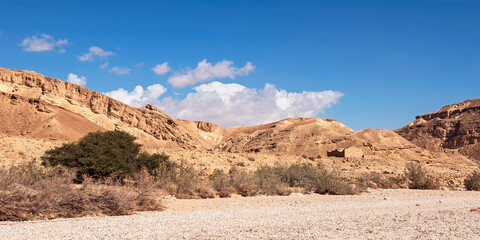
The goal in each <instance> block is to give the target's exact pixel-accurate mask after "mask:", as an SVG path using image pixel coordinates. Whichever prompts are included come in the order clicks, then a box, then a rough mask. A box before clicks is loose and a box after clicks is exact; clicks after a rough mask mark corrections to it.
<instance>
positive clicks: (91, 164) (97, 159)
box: [41, 131, 169, 177]
mask: <svg viewBox="0 0 480 240" xmlns="http://www.w3.org/2000/svg"><path fill="white" fill-rule="evenodd" d="M136 139H137V138H136V137H135V136H133V135H131V134H129V133H127V132H124V131H107V132H93V133H89V134H87V135H86V136H85V137H83V138H81V139H80V140H78V142H76V143H67V144H64V145H62V146H60V147H57V148H54V149H51V150H48V151H46V152H45V154H44V156H42V157H41V159H42V164H43V165H45V166H57V165H61V166H65V167H68V168H73V169H75V170H76V171H77V172H78V173H79V174H86V175H89V176H93V177H105V176H109V175H111V174H117V175H119V176H131V175H133V174H135V173H137V172H139V171H140V170H141V169H142V168H145V169H147V170H148V171H149V172H150V173H154V172H155V171H156V170H157V169H158V168H159V167H160V165H161V164H162V163H166V162H168V158H169V157H168V156H167V155H163V154H148V153H145V152H142V151H141V148H142V145H141V144H138V143H136V142H135V140H136Z"/></svg>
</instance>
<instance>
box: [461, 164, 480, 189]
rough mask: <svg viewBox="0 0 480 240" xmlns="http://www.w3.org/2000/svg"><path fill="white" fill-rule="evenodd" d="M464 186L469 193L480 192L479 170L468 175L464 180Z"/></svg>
mask: <svg viewBox="0 0 480 240" xmlns="http://www.w3.org/2000/svg"><path fill="white" fill-rule="evenodd" d="M464 184H465V188H466V189H467V190H469V191H480V168H479V169H477V170H475V171H474V172H473V173H471V174H470V175H468V176H467V178H465V180H464Z"/></svg>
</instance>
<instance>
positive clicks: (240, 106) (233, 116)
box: [106, 81, 343, 127]
mask: <svg viewBox="0 0 480 240" xmlns="http://www.w3.org/2000/svg"><path fill="white" fill-rule="evenodd" d="M194 90H195V92H193V93H189V94H188V95H187V96H186V97H185V98H184V99H182V100H180V101H176V100H174V99H172V98H170V97H166V98H163V99H161V100H160V99H158V98H159V97H160V96H161V95H162V94H163V93H165V92H166V89H165V88H164V87H163V86H162V85H159V84H155V85H152V86H149V87H147V91H144V90H143V88H142V87H141V86H137V87H136V88H135V89H134V90H133V91H132V92H128V91H126V90H124V89H119V90H116V91H112V92H109V93H106V94H107V95H108V96H111V97H113V98H116V99H118V100H120V101H123V102H125V103H127V104H130V105H132V106H135V107H140V106H144V105H146V104H152V105H155V106H157V107H159V108H160V109H162V110H164V111H165V112H166V113H167V114H169V115H171V116H172V117H175V118H180V119H187V120H198V121H208V122H212V123H216V124H219V125H220V126H222V127H232V126H250V125H257V124H264V123H270V122H274V121H278V120H281V119H284V118H288V117H316V116H317V115H318V114H319V113H323V112H324V111H325V109H326V108H329V107H331V106H332V105H333V104H335V103H337V101H338V100H339V98H340V97H342V96H343V93H341V92H335V91H331V90H328V91H323V92H307V91H304V92H301V93H294V92H287V91H285V90H281V89H277V88H276V87H275V86H274V85H272V84H268V83H267V84H266V85H265V87H264V88H263V89H260V90H257V89H251V88H247V87H245V86H242V85H240V84H236V83H232V84H223V83H220V82H216V81H215V82H211V83H208V84H202V85H200V86H197V87H195V88H194Z"/></svg>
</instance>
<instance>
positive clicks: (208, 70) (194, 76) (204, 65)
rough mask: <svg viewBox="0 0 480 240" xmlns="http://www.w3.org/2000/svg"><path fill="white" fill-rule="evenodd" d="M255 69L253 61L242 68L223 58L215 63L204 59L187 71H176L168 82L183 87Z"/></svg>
mask: <svg viewBox="0 0 480 240" xmlns="http://www.w3.org/2000/svg"><path fill="white" fill-rule="evenodd" d="M254 69H255V66H254V65H252V63H251V62H247V64H246V65H245V66H244V67H242V68H235V67H233V62H232V61H228V60H223V61H220V62H217V63H216V64H215V65H212V63H208V62H207V60H206V59H203V60H202V61H201V62H199V63H198V64H197V67H196V68H195V69H193V70H190V71H187V72H186V73H179V72H177V73H175V74H174V75H173V76H171V77H170V78H168V82H169V83H170V84H171V85H172V86H173V87H175V88H183V87H185V86H188V85H193V84H196V83H199V82H206V81H209V80H212V79H216V78H231V79H233V78H235V77H236V76H242V75H247V74H249V73H250V72H251V71H253V70H254Z"/></svg>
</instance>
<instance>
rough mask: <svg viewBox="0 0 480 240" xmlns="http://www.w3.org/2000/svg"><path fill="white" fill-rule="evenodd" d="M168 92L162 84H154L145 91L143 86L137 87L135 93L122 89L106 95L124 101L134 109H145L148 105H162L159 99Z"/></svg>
mask: <svg viewBox="0 0 480 240" xmlns="http://www.w3.org/2000/svg"><path fill="white" fill-rule="evenodd" d="M165 92H167V89H166V88H165V87H164V86H162V85H161V84H153V85H150V86H148V87H147V89H146V90H145V89H143V87H142V86H136V87H135V89H133V91H131V92H128V91H127V90H125V89H123V88H120V89H118V90H115V91H111V92H106V93H104V94H105V95H107V96H109V97H112V98H115V99H117V100H119V101H122V102H124V103H126V104H128V105H130V106H133V107H143V106H145V105H147V104H153V105H157V106H158V105H160V101H159V100H158V98H159V97H160V96H161V95H162V94H164V93H165Z"/></svg>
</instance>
